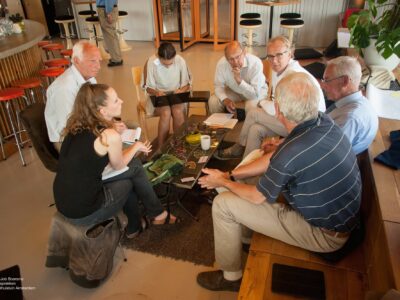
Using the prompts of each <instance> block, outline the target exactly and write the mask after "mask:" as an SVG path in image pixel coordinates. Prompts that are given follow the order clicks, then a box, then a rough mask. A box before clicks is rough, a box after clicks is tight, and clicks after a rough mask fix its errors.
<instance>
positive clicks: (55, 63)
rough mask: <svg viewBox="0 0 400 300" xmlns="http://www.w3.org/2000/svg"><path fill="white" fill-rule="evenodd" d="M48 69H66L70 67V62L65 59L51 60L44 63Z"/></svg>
mask: <svg viewBox="0 0 400 300" xmlns="http://www.w3.org/2000/svg"><path fill="white" fill-rule="evenodd" d="M44 64H45V65H46V66H47V67H65V66H68V65H69V60H68V59H65V58H55V59H49V60H46V61H45V62H44Z"/></svg>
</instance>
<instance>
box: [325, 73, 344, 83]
mask: <svg viewBox="0 0 400 300" xmlns="http://www.w3.org/2000/svg"><path fill="white" fill-rule="evenodd" d="M345 76H346V75H341V76H338V77H335V78H331V79H326V78H322V79H321V82H323V83H329V82H332V81H335V80H337V79H340V78H343V77H345Z"/></svg>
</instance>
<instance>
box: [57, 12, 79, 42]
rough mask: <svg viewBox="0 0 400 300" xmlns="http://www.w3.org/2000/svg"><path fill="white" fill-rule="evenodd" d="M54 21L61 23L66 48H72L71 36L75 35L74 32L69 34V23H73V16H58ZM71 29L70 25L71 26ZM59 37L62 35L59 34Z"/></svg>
mask: <svg viewBox="0 0 400 300" xmlns="http://www.w3.org/2000/svg"><path fill="white" fill-rule="evenodd" d="M54 22H55V23H57V24H62V26H63V28H64V32H65V35H64V38H65V39H66V40H67V48H68V49H72V47H73V46H74V45H73V44H72V38H73V37H75V36H76V35H75V34H71V32H70V30H69V25H70V24H72V23H75V18H74V17H73V16H68V15H66V16H59V17H56V18H55V19H54ZM71 26H72V25H71ZM71 29H72V31H73V28H72V27H71ZM61 38H63V36H62V35H61Z"/></svg>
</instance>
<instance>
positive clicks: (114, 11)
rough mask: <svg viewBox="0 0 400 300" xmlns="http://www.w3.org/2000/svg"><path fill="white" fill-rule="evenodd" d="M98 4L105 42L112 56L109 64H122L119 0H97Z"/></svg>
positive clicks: (112, 65)
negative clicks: (119, 34)
mask: <svg viewBox="0 0 400 300" xmlns="http://www.w3.org/2000/svg"><path fill="white" fill-rule="evenodd" d="M96 5H97V14H98V16H99V22H100V26H101V30H102V32H103V38H104V43H105V45H106V49H107V51H108V52H109V53H110V56H111V59H110V61H109V63H108V66H109V67H115V66H120V65H122V63H123V61H122V55H121V48H120V46H119V40H118V35H117V29H116V24H117V21H118V6H117V0H96Z"/></svg>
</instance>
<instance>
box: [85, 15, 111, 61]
mask: <svg viewBox="0 0 400 300" xmlns="http://www.w3.org/2000/svg"><path fill="white" fill-rule="evenodd" d="M85 22H86V23H87V24H88V26H94V30H95V33H96V36H95V37H94V39H95V41H96V42H97V44H98V47H99V50H100V54H101V57H102V58H103V59H107V60H108V59H110V58H111V57H110V54H108V53H107V52H106V50H105V49H104V45H103V34H102V33H101V28H100V22H99V17H97V16H93V17H89V18H86V21H85Z"/></svg>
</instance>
